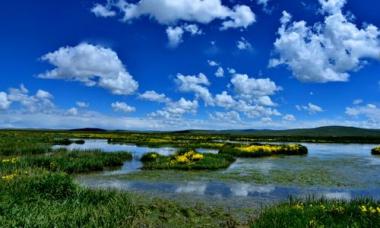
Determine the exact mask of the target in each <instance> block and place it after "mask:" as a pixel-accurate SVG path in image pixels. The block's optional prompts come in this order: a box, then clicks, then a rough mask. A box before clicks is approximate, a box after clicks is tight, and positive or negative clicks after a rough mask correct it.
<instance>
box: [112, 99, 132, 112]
mask: <svg viewBox="0 0 380 228" xmlns="http://www.w3.org/2000/svg"><path fill="white" fill-rule="evenodd" d="M111 107H112V109H113V110H114V111H117V112H125V113H130V112H134V111H136V108H135V107H132V106H129V105H127V104H126V103H124V102H119V101H117V102H114V103H112V104H111Z"/></svg>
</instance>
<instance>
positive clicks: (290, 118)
mask: <svg viewBox="0 0 380 228" xmlns="http://www.w3.org/2000/svg"><path fill="white" fill-rule="evenodd" d="M282 119H283V120H285V121H296V117H295V116H294V115H292V114H286V115H285V116H283V117H282Z"/></svg>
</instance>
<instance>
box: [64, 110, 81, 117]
mask: <svg viewBox="0 0 380 228" xmlns="http://www.w3.org/2000/svg"><path fill="white" fill-rule="evenodd" d="M66 115H69V116H76V115H78V109H77V108H70V109H69V110H67V112H66Z"/></svg>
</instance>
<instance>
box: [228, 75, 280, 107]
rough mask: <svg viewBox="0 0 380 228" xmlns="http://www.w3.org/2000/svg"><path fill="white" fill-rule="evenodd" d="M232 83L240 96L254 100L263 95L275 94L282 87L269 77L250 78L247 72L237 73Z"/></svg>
mask: <svg viewBox="0 0 380 228" xmlns="http://www.w3.org/2000/svg"><path fill="white" fill-rule="evenodd" d="M231 83H232V85H233V86H234V89H235V92H236V93H237V94H238V96H239V97H241V98H242V99H245V100H249V101H251V100H253V99H256V98H259V97H263V96H269V95H273V94H274V93H275V92H276V91H278V90H280V87H278V86H277V85H276V83H274V82H273V81H272V80H270V79H269V78H258V79H256V78H249V77H248V75H246V74H235V75H234V76H233V77H232V79H231Z"/></svg>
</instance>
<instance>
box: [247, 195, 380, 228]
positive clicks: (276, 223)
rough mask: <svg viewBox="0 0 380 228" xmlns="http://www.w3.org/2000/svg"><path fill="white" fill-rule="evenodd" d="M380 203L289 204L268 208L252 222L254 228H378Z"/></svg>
mask: <svg viewBox="0 0 380 228" xmlns="http://www.w3.org/2000/svg"><path fill="white" fill-rule="evenodd" d="M379 226H380V202H375V201H373V200H369V199H357V200H352V201H350V202H347V201H336V200H335V201H334V200H324V199H320V200H313V199H309V200H306V201H301V200H293V199H290V201H289V202H287V203H283V204H280V205H277V206H273V207H269V208H267V209H266V210H264V211H263V213H262V214H261V215H260V216H259V217H258V218H257V219H256V220H255V221H254V222H253V224H252V225H251V227H252V228H259V227H262V228H267V227H274V228H275V227H379Z"/></svg>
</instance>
